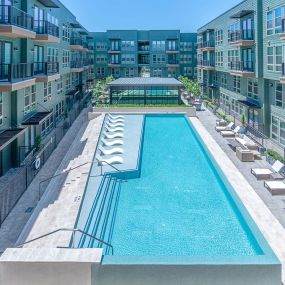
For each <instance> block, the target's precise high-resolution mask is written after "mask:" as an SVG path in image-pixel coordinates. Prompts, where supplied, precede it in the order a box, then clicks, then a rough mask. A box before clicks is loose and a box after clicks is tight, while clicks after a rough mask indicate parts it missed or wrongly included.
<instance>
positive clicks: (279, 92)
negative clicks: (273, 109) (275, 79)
mask: <svg viewBox="0 0 285 285" xmlns="http://www.w3.org/2000/svg"><path fill="white" fill-rule="evenodd" d="M284 91H285V90H283V85H282V84H281V83H276V86H275V106H277V107H281V108H282V107H283V104H284V99H283V94H284Z"/></svg>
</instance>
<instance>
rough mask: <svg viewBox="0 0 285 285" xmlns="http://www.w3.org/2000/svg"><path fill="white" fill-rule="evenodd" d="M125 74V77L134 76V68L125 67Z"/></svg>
mask: <svg viewBox="0 0 285 285" xmlns="http://www.w3.org/2000/svg"><path fill="white" fill-rule="evenodd" d="M125 76H126V77H134V69H133V68H126V69H125Z"/></svg>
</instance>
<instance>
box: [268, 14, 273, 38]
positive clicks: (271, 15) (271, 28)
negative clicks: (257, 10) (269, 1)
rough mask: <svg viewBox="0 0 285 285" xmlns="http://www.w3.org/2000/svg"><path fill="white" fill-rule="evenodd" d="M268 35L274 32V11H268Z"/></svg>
mask: <svg viewBox="0 0 285 285" xmlns="http://www.w3.org/2000/svg"><path fill="white" fill-rule="evenodd" d="M266 23H267V35H272V34H273V11H270V12H267V18H266Z"/></svg>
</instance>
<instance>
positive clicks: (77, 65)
mask: <svg viewBox="0 0 285 285" xmlns="http://www.w3.org/2000/svg"><path fill="white" fill-rule="evenodd" d="M70 68H71V72H82V71H84V61H83V60H72V61H71V63H70Z"/></svg>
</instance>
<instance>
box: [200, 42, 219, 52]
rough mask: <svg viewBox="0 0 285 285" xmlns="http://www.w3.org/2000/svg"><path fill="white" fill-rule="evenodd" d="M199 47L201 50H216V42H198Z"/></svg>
mask: <svg viewBox="0 0 285 285" xmlns="http://www.w3.org/2000/svg"><path fill="white" fill-rule="evenodd" d="M198 49H200V50H201V51H214V50H215V42H214V41H205V42H200V43H198Z"/></svg>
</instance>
